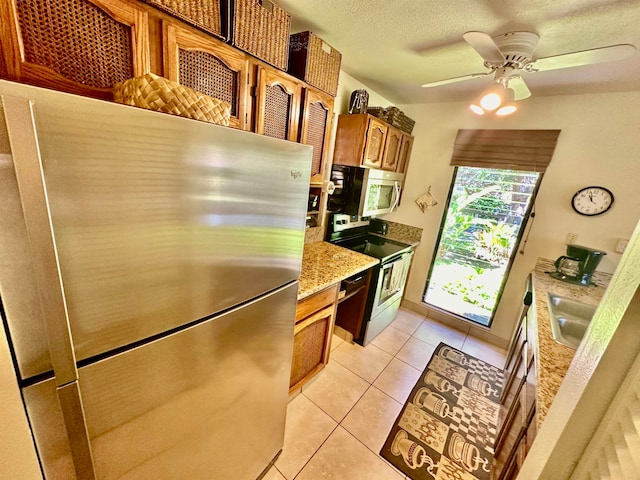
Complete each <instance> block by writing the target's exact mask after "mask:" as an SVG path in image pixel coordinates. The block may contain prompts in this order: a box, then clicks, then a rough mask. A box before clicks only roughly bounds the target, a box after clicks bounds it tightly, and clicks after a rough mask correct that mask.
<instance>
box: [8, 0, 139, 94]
mask: <svg viewBox="0 0 640 480" xmlns="http://www.w3.org/2000/svg"><path fill="white" fill-rule="evenodd" d="M0 18H1V19H2V22H1V23H0V42H1V47H2V55H3V63H4V69H5V70H6V76H7V77H8V78H10V79H11V80H16V81H19V82H24V83H31V84H34V85H39V86H43V87H47V88H53V89H56V90H62V91H66V92H70V93H76V94H80V95H86V96H92V97H97V98H104V99H111V98H112V97H113V93H112V91H113V90H112V87H113V85H114V84H116V83H118V82H121V81H123V80H126V79H128V78H131V77H134V76H139V75H144V74H146V73H148V72H149V26H148V18H147V14H146V13H145V11H144V10H143V9H141V8H138V7H136V5H135V4H133V3H131V2H126V1H123V0H8V1H7V0H5V1H2V2H0Z"/></svg>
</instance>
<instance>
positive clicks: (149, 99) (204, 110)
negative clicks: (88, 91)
mask: <svg viewBox="0 0 640 480" xmlns="http://www.w3.org/2000/svg"><path fill="white" fill-rule="evenodd" d="M113 99H114V100H115V101H116V102H118V103H123V104H125V105H132V106H134V107H142V108H147V109H149V110H155V111H157V112H164V113H171V114H172V115H179V116H181V117H187V118H193V119H196V120H203V121H205V122H210V123H216V124H218V125H225V126H228V125H229V117H230V113H231V105H230V104H229V103H228V102H224V101H222V100H218V99H216V98H212V97H209V96H207V95H204V94H202V93H199V92H196V91H195V90H192V89H190V88H188V87H184V86H182V85H180V84H178V83H176V82H172V81H170V80H167V79H166V78H163V77H158V76H157V75H154V74H153V73H147V74H146V75H143V76H141V77H135V78H130V79H129V80H125V81H124V82H121V83H118V84H116V85H115V86H114V91H113Z"/></svg>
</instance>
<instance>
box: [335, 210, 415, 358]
mask: <svg viewBox="0 0 640 480" xmlns="http://www.w3.org/2000/svg"><path fill="white" fill-rule="evenodd" d="M327 241H329V242H330V243H333V244H335V245H338V246H340V247H344V248H348V249H349V250H354V251H356V252H359V253H364V254H365V255H369V256H371V257H375V258H378V259H380V263H379V264H378V265H376V266H375V267H373V268H372V273H371V282H370V284H369V292H368V294H367V302H366V306H365V311H364V317H363V320H362V326H361V328H360V329H359V330H358V331H355V332H351V333H352V334H353V336H354V340H355V341H356V342H357V343H359V344H360V345H366V344H367V343H369V342H370V341H371V340H373V339H374V338H375V337H376V336H377V335H378V334H379V333H380V332H381V331H382V330H384V328H385V327H386V326H387V325H389V324H390V323H391V322H392V321H393V320H394V319H395V318H396V315H397V313H398V309H399V308H400V301H401V300H402V294H403V293H404V287H405V284H406V281H407V276H408V273H409V266H410V265H411V258H412V256H413V247H412V246H411V245H409V244H406V243H402V242H398V241H395V240H390V239H387V238H384V237H382V236H380V235H375V234H372V233H370V231H369V222H368V221H362V220H360V219H359V218H358V217H355V216H351V215H345V214H338V213H335V214H333V215H332V217H331V221H330V224H329V229H328V235H327Z"/></svg>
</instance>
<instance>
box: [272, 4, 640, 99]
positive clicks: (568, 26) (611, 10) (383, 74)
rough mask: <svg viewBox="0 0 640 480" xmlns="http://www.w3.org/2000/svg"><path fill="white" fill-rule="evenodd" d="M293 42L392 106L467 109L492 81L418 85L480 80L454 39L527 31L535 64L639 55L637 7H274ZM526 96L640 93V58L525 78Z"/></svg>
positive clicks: (476, 60) (475, 59) (472, 55)
mask: <svg viewBox="0 0 640 480" xmlns="http://www.w3.org/2000/svg"><path fill="white" fill-rule="evenodd" d="M276 3H278V5H280V6H281V7H282V8H284V9H285V10H287V11H288V12H289V13H290V14H291V17H292V32H299V31H304V30H311V31H313V32H314V33H316V34H317V35H319V36H320V37H321V38H322V39H323V40H325V41H326V42H327V43H329V44H330V45H331V46H333V47H334V48H336V49H337V50H338V51H340V52H341V53H342V69H343V70H344V71H345V72H347V73H348V74H350V75H351V76H353V77H354V78H356V79H358V80H359V81H361V82H362V83H364V84H365V85H367V86H369V87H370V88H372V89H374V90H375V91H377V92H378V93H379V94H381V95H383V96H385V97H386V98H388V99H389V100H390V101H392V102H394V103H397V104H408V103H429V102H441V101H455V100H464V101H466V100H470V99H472V98H474V97H475V96H476V95H477V94H478V93H479V92H480V91H482V90H483V89H484V88H485V87H487V86H488V85H490V84H491V82H492V77H491V76H488V77H485V78H480V79H475V80H470V81H466V82H460V83H455V84H451V85H446V86H440V87H436V88H429V89H426V88H421V87H420V85H421V84H423V83H426V82H432V81H436V80H441V79H445V78H451V77H456V76H461V75H467V74H470V73H477V72H485V71H487V70H486V69H485V68H484V66H483V60H482V59H481V58H480V57H479V56H478V54H477V53H476V52H475V51H474V50H473V49H472V48H471V47H470V46H469V45H468V44H467V43H466V42H465V41H464V40H463V39H462V34H463V33H465V32H467V31H470V30H479V31H483V32H485V33H488V34H489V35H491V36H495V35H499V34H502V33H506V32H511V31H518V30H522V31H531V32H535V33H537V34H538V35H539V36H540V42H539V44H538V47H537V49H536V52H535V54H534V57H535V58H541V57H548V56H552V55H559V54H562V53H569V52H575V51H580V50H587V49H591V48H597V47H603V46H607V45H613V44H620V43H631V44H633V45H635V46H636V47H637V48H638V49H640V0H276ZM524 77H525V80H526V82H527V84H528V86H529V88H530V89H531V92H532V94H533V95H536V96H542V95H567V94H581V93H594V92H620V91H630V90H637V91H640V50H637V51H636V52H635V53H634V54H633V56H632V57H630V58H629V59H627V60H624V61H619V62H611V63H604V64H599V65H589V66H583V67H576V68H570V69H563V70H556V71H549V72H538V73H527V74H524Z"/></svg>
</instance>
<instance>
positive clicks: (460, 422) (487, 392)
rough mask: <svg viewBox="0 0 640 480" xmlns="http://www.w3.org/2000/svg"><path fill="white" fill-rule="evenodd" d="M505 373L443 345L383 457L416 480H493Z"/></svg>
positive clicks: (393, 433)
mask: <svg viewBox="0 0 640 480" xmlns="http://www.w3.org/2000/svg"><path fill="white" fill-rule="evenodd" d="M502 380H503V371H502V370H500V369H499V368H497V367H494V366H493V365H490V364H488V363H486V362H483V361H482V360H479V359H477V358H475V357H472V356H471V355H467V354H466V353H463V352H460V351H458V350H456V349H455V348H453V347H450V346H449V345H446V344H444V343H441V344H440V345H438V347H437V348H436V350H435V352H434V354H433V356H432V357H431V360H429V363H428V364H427V367H426V368H425V370H424V372H422V376H421V377H420V380H418V383H416V385H415V387H413V390H412V391H411V394H410V395H409V398H408V399H407V402H406V403H405V404H404V406H403V408H402V411H401V412H400V415H399V416H398V418H397V419H396V422H395V424H394V426H393V427H392V428H391V432H390V433H389V436H388V437H387V440H386V442H385V443H384V446H383V447H382V450H381V451H380V455H382V456H383V457H384V458H385V459H386V460H387V461H389V462H390V463H391V464H393V465H394V466H395V467H396V468H398V469H399V470H400V471H401V472H402V473H404V474H405V475H408V476H409V477H410V478H412V479H413V480H488V479H489V468H490V466H491V461H492V459H493V444H494V442H495V438H496V430H497V424H498V413H499V411H500V404H499V402H500V395H501V393H502Z"/></svg>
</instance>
